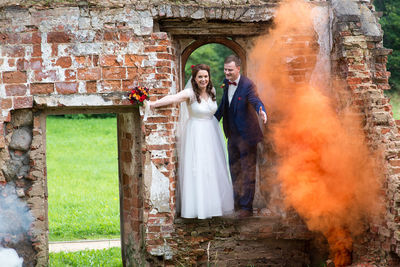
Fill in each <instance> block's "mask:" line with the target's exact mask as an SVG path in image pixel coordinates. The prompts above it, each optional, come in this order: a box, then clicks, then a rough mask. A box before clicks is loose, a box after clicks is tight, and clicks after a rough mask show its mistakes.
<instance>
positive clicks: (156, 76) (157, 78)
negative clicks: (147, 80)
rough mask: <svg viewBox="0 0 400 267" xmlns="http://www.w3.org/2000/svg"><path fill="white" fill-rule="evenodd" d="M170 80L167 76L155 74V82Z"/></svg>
mask: <svg viewBox="0 0 400 267" xmlns="http://www.w3.org/2000/svg"><path fill="white" fill-rule="evenodd" d="M169 78H170V75H169V74H156V75H155V79H156V80H168V79H169Z"/></svg>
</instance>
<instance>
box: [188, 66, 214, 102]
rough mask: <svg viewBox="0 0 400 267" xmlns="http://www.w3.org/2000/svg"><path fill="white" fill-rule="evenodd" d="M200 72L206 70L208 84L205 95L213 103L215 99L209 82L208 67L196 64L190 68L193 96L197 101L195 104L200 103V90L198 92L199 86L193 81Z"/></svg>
mask: <svg viewBox="0 0 400 267" xmlns="http://www.w3.org/2000/svg"><path fill="white" fill-rule="evenodd" d="M200 70H206V71H207V72H208V80H209V81H208V84H207V87H206V93H207V94H208V95H209V96H210V97H211V99H212V100H213V101H215V100H216V98H215V93H214V90H213V85H212V82H211V73H210V67H209V66H208V65H206V64H197V65H195V66H193V67H192V88H193V91H194V94H195V95H196V100H197V102H199V103H200V93H201V90H200V88H199V86H198V85H197V83H196V81H195V78H196V75H197V73H198V72H199V71H200Z"/></svg>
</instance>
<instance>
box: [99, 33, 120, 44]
mask: <svg viewBox="0 0 400 267" xmlns="http://www.w3.org/2000/svg"><path fill="white" fill-rule="evenodd" d="M118 35H119V34H118V32H115V31H105V32H104V34H103V38H104V41H115V42H117V41H118V40H119V36H118Z"/></svg>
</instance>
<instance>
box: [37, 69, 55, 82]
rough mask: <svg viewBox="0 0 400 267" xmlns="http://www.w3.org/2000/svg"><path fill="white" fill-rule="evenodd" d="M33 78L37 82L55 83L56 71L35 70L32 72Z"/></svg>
mask: <svg viewBox="0 0 400 267" xmlns="http://www.w3.org/2000/svg"><path fill="white" fill-rule="evenodd" d="M33 73H34V77H35V80H36V81H38V82H41V81H44V80H46V81H50V82H54V81H57V80H58V79H57V71H56V70H45V69H44V70H37V71H34V72H33Z"/></svg>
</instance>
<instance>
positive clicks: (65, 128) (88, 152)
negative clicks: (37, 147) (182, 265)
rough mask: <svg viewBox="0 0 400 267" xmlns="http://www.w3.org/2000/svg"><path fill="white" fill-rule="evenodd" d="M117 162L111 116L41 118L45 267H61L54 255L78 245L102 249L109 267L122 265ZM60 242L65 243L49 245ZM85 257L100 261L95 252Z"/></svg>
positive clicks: (115, 134) (59, 261) (115, 139)
mask: <svg viewBox="0 0 400 267" xmlns="http://www.w3.org/2000/svg"><path fill="white" fill-rule="evenodd" d="M118 164H119V162H118V131H117V117H116V115H115V114H111V113H106V114H67V115H49V116H47V118H46V165H47V191H48V223H49V241H50V242H49V249H50V266H52V265H53V264H55V265H57V263H60V264H63V263H66V262H63V259H62V257H59V255H57V251H62V248H64V252H65V251H67V252H68V251H75V250H79V248H80V247H81V248H82V249H85V248H94V249H95V248H100V249H103V248H108V249H106V250H104V251H102V252H101V253H99V255H107V257H111V258H112V259H113V264H119V265H122V259H121V249H120V248H119V247H120V244H121V242H120V237H121V227H120V213H121V212H120V192H119V187H120V185H119V174H118ZM89 240H90V241H92V240H102V241H103V242H88V241H89ZM65 241H68V242H65ZM61 242H64V244H65V245H64V246H61V247H60V246H59V245H58V246H56V245H55V244H60V243H61ZM72 244H74V245H72ZM90 245H92V246H90ZM113 246H117V248H111V247H113ZM52 248H55V249H52ZM57 249H58V250H57ZM72 254H73V253H72ZM70 257H73V256H68V258H70ZM78 257H79V256H78ZM85 257H86V258H90V257H93V258H97V260H100V259H98V258H99V256H98V255H96V253H95V252H94V255H92V256H89V254H88V255H86V256H85ZM65 258H67V257H65ZM107 261H109V259H108V260H107ZM101 262H102V261H101V260H100V261H99V263H101ZM55 265H53V266H55Z"/></svg>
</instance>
